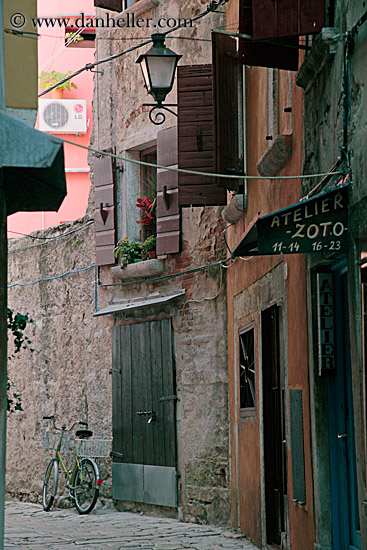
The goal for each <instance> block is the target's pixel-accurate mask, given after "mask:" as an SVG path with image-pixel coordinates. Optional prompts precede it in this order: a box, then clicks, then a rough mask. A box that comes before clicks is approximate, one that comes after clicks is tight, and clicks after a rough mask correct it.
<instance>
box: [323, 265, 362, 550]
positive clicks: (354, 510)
mask: <svg viewBox="0 0 367 550" xmlns="http://www.w3.org/2000/svg"><path fill="white" fill-rule="evenodd" d="M334 289H335V290H334V308H335V319H334V321H335V357H336V373H335V375H334V376H329V377H328V379H327V396H328V417H329V441H330V447H329V448H330V483H331V501H332V502H331V509H332V536H333V547H334V548H335V549H338V550H360V548H361V534H360V525H359V506H358V488H357V473H356V452H355V437H354V417H353V394H352V376H351V362H350V341H349V313H348V286H347V271H346V269H345V270H339V271H336V272H335V273H334Z"/></svg>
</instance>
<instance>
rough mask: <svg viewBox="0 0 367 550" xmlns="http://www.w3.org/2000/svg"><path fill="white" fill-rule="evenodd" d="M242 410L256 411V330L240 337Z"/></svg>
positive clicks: (248, 331) (244, 333)
mask: <svg viewBox="0 0 367 550" xmlns="http://www.w3.org/2000/svg"><path fill="white" fill-rule="evenodd" d="M239 359H240V364H239V369H240V372H239V380H240V408H241V409H255V407H256V382H255V330H254V329H253V328H251V329H250V330H247V331H246V332H243V333H242V334H240V336H239Z"/></svg>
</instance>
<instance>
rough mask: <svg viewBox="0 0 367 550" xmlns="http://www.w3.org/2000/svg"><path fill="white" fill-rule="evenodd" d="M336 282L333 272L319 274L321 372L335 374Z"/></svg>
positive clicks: (318, 320) (318, 319)
mask: <svg viewBox="0 0 367 550" xmlns="http://www.w3.org/2000/svg"><path fill="white" fill-rule="evenodd" d="M333 296H334V282H333V275H332V273H318V274H317V325H318V331H317V333H318V334H317V336H318V348H319V352H318V356H319V374H320V375H325V374H335V372H336V364H335V338H334V300H333Z"/></svg>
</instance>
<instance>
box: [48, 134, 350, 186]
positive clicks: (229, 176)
mask: <svg viewBox="0 0 367 550" xmlns="http://www.w3.org/2000/svg"><path fill="white" fill-rule="evenodd" d="M55 139H56V140H57V141H59V142H64V143H69V144H70V145H74V146H75V147H81V148H82V149H87V150H88V151H92V153H96V154H97V155H99V156H107V157H112V158H114V159H116V160H121V161H124V162H130V163H132V164H138V165H140V166H151V167H153V168H159V169H162V170H168V171H170V172H178V173H182V174H191V175H194V176H209V177H211V178H225V179H244V180H247V179H252V180H265V181H269V180H294V179H309V178H319V177H325V176H333V175H336V174H338V173H339V172H325V173H322V174H302V175H297V176H249V175H245V174H244V175H232V174H215V173H213V172H199V171H197V170H185V169H184V168H172V167H171V166H162V165H160V164H154V163H152V162H145V161H143V160H136V159H131V158H126V157H122V156H120V155H116V154H114V153H109V152H107V151H101V150H99V149H95V148H94V147H90V146H87V145H82V144H80V143H74V142H73V141H69V140H67V139H60V138H55Z"/></svg>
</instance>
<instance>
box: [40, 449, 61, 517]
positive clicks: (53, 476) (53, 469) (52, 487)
mask: <svg viewBox="0 0 367 550" xmlns="http://www.w3.org/2000/svg"><path fill="white" fill-rule="evenodd" d="M58 481H59V463H58V460H57V459H56V458H53V459H52V460H50V462H49V463H48V466H47V468H46V473H45V479H44V482H43V491H42V505H43V509H44V511H45V512H48V511H49V509H50V508H51V506H52V504H53V501H54V500H55V496H56V492H57V483H58Z"/></svg>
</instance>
